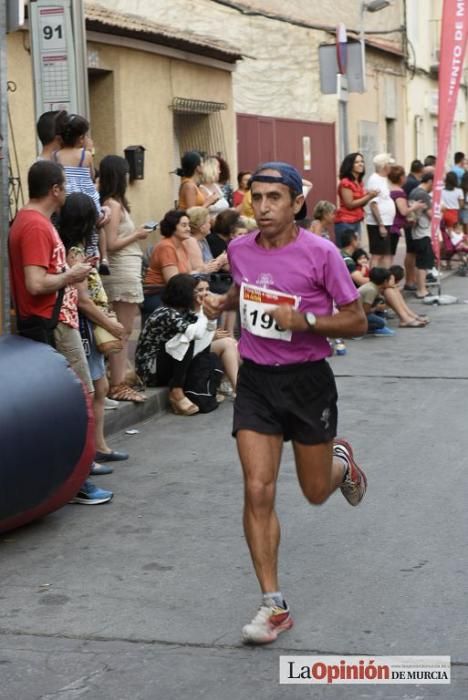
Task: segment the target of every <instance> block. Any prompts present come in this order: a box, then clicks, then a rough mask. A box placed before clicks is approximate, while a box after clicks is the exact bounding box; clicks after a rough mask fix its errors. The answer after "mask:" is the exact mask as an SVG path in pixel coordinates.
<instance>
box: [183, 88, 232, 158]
mask: <svg viewBox="0 0 468 700" xmlns="http://www.w3.org/2000/svg"><path fill="white" fill-rule="evenodd" d="M170 108H171V109H172V111H173V113H174V131H175V136H176V141H177V144H178V148H179V151H180V155H182V154H183V153H185V152H186V151H200V152H201V153H203V154H207V155H210V154H214V153H226V143H225V139H224V130H223V123H222V120H221V112H222V111H223V110H225V109H226V108H227V105H226V104H225V103H224V102H209V101H206V100H192V99H188V98H184V97H174V99H173V100H172V104H171V106H170Z"/></svg>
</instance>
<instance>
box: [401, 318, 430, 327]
mask: <svg viewBox="0 0 468 700" xmlns="http://www.w3.org/2000/svg"><path fill="white" fill-rule="evenodd" d="M425 325H426V324H425V323H424V321H416V319H415V320H414V321H409V323H400V325H399V328H424V327H425Z"/></svg>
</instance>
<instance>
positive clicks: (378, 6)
mask: <svg viewBox="0 0 468 700" xmlns="http://www.w3.org/2000/svg"><path fill="white" fill-rule="evenodd" d="M390 3H391V0H370V2H365V0H362V1H361V12H360V23H359V41H360V44H361V64H362V91H363V92H365V91H366V89H367V88H366V38H365V34H364V15H365V13H366V12H380V10H385V8H386V7H388V6H389V5H390Z"/></svg>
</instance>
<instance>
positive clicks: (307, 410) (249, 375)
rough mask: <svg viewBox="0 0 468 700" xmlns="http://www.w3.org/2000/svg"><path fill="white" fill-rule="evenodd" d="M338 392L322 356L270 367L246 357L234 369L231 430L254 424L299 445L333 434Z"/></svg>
mask: <svg viewBox="0 0 468 700" xmlns="http://www.w3.org/2000/svg"><path fill="white" fill-rule="evenodd" d="M337 399H338V394H337V391H336V384H335V378H334V376H333V372H332V370H331V368H330V366H329V364H328V363H327V362H326V361H325V360H320V361H318V362H306V363H303V364H297V365H282V366H280V367H271V366H265V365H257V364H255V363H253V362H250V361H249V360H245V361H244V364H243V365H242V366H241V368H240V371H239V377H238V381H237V396H236V400H235V403H234V425H233V430H232V434H233V436H235V435H236V433H237V431H238V430H253V431H254V432H256V433H262V434H264V435H283V437H284V440H293V441H295V442H299V443H302V444H304V445H319V444H322V443H324V442H329V441H330V440H333V438H334V437H335V436H336V426H337V419H338V410H337V405H336V404H337Z"/></svg>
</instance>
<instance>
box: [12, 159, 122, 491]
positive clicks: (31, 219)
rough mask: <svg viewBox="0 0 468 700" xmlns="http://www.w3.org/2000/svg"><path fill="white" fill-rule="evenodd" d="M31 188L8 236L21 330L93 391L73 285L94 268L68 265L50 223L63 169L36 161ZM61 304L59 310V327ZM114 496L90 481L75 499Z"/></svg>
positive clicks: (61, 196)
mask: <svg viewBox="0 0 468 700" xmlns="http://www.w3.org/2000/svg"><path fill="white" fill-rule="evenodd" d="M28 190H29V201H28V202H27V204H26V205H25V206H24V207H23V208H22V209H21V210H20V211H19V212H18V214H17V216H16V218H15V221H14V223H13V225H12V227H11V230H10V237H9V252H10V280H11V287H12V296H13V300H14V303H15V306H16V311H17V316H18V328H19V330H20V333H21V334H22V335H25V336H26V337H30V338H33V339H42V340H43V341H44V342H49V343H50V344H51V345H54V346H55V347H56V349H57V350H58V352H60V353H61V354H62V355H64V356H65V357H66V359H67V360H68V362H69V363H70V366H71V367H72V369H73V370H74V371H75V372H76V373H77V375H78V376H79V378H80V379H81V381H82V382H83V384H84V385H85V386H86V387H87V389H88V391H89V392H90V393H92V392H94V386H93V383H92V380H91V377H90V374H89V369H88V363H87V361H86V355H85V353H84V349H83V344H82V342H81V336H80V333H79V331H78V307H77V301H78V292H77V290H76V289H75V287H74V286H73V285H75V284H77V283H79V282H82V281H83V280H85V279H86V278H87V276H88V275H89V273H90V271H91V269H92V265H91V263H89V262H84V263H78V264H77V265H74V266H73V267H71V268H69V267H68V266H67V264H66V254H65V248H64V246H63V243H62V241H61V240H60V237H59V235H58V233H57V231H56V229H55V227H54V226H53V224H52V222H51V220H50V217H51V216H52V214H53V213H54V212H56V211H58V210H59V209H60V207H61V206H62V205H63V203H64V201H65V175H64V172H63V169H62V167H61V166H60V165H57V164H56V163H52V162H50V161H37V162H36V163H34V165H32V166H31V168H30V170H29V173H28ZM60 290H63V295H62V294H60V293H59V292H60ZM56 305H57V307H58V306H59V305H60V309H59V310H58V308H57V311H58V314H57V321H56V323H55V318H54V311H56V309H55V307H56ZM112 495H113V494H112V492H111V491H105V490H104V489H98V488H97V487H95V486H94V485H93V484H91V482H89V481H86V482H85V483H84V484H83V486H82V488H81V489H80V491H79V493H78V494H77V496H76V501H77V502H78V503H89V504H92V505H96V504H98V503H106V502H107V501H110V500H111V498H112Z"/></svg>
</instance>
